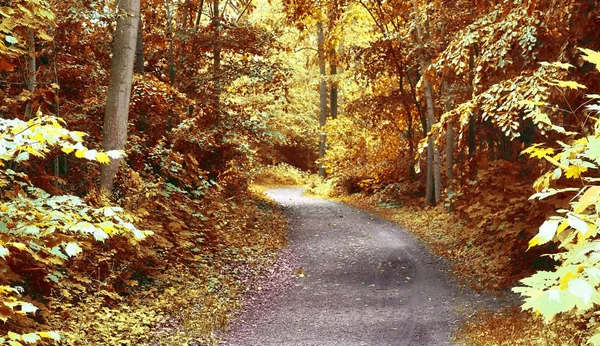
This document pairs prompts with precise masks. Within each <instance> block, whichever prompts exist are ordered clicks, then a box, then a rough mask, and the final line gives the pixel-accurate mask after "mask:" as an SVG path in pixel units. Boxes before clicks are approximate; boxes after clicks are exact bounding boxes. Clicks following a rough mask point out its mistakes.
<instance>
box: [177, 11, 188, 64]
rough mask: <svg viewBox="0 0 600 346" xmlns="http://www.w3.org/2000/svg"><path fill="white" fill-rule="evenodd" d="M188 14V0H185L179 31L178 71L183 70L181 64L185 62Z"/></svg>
mask: <svg viewBox="0 0 600 346" xmlns="http://www.w3.org/2000/svg"><path fill="white" fill-rule="evenodd" d="M189 12H190V0H185V3H184V4H183V19H182V23H181V30H180V31H179V34H180V39H181V43H180V44H181V46H180V47H179V70H180V71H182V70H183V63H184V61H185V44H186V43H187V40H188V37H187V32H186V28H187V22H188V16H189Z"/></svg>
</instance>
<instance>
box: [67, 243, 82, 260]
mask: <svg viewBox="0 0 600 346" xmlns="http://www.w3.org/2000/svg"><path fill="white" fill-rule="evenodd" d="M81 251H82V250H81V247H80V246H79V244H77V243H76V242H70V243H67V245H66V246H65V253H66V254H67V255H68V256H69V257H73V256H77V254H79V253H80V252H81Z"/></svg>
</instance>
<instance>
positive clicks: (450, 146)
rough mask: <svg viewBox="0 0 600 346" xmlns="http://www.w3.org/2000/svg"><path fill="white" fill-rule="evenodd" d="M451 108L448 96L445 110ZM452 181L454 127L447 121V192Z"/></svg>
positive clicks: (450, 187) (450, 189) (449, 190)
mask: <svg viewBox="0 0 600 346" xmlns="http://www.w3.org/2000/svg"><path fill="white" fill-rule="evenodd" d="M451 110H452V101H451V99H450V96H447V98H446V112H449V111H451ZM453 181H454V128H453V127H452V123H448V128H447V129H446V188H447V193H448V194H451V193H452V189H453V187H452V184H453Z"/></svg>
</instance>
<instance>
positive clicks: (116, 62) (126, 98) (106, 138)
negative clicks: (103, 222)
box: [100, 0, 140, 193]
mask: <svg viewBox="0 0 600 346" xmlns="http://www.w3.org/2000/svg"><path fill="white" fill-rule="evenodd" d="M139 19H140V0H119V3H118V17H117V29H116V32H115V38H114V47H113V59H112V65H111V68H110V84H109V86H108V96H107V98H106V113H105V114H104V129H103V149H104V150H124V149H125V143H126V141H127V120H128V117H129V102H130V98H131V84H132V80H133V60H134V57H135V50H136V41H137V31H138V25H139ZM120 162H121V159H111V160H110V164H108V165H103V166H102V172H101V176H100V187H101V188H102V189H103V190H105V191H106V192H108V193H112V191H113V186H114V179H115V176H116V175H117V172H118V170H119V164H120Z"/></svg>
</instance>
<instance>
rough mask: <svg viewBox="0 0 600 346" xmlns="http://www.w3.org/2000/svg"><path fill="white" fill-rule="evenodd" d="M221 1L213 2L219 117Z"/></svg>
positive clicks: (215, 74)
mask: <svg viewBox="0 0 600 346" xmlns="http://www.w3.org/2000/svg"><path fill="white" fill-rule="evenodd" d="M219 12H220V9H219V0H213V18H212V20H213V25H214V30H215V32H214V41H213V44H214V46H213V83H214V86H215V98H214V114H215V116H218V114H220V109H221V44H220V42H219V39H220V37H221V14H220V13H219Z"/></svg>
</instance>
